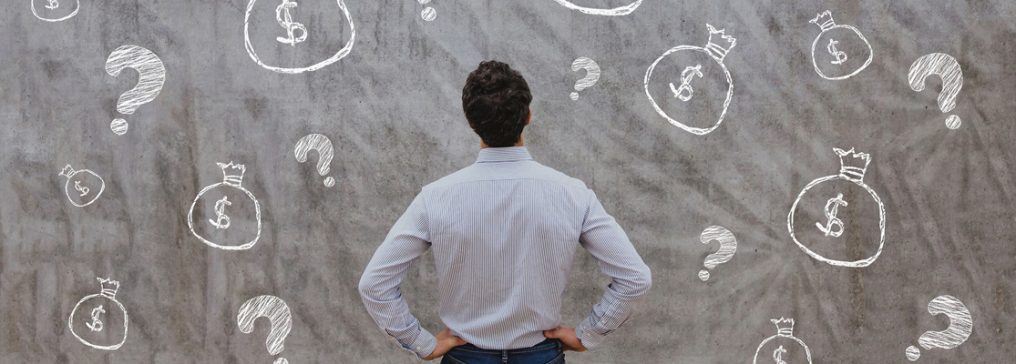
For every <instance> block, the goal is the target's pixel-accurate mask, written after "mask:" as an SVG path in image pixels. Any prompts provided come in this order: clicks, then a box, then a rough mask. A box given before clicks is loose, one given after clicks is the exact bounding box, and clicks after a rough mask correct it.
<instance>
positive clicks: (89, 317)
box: [67, 278, 128, 350]
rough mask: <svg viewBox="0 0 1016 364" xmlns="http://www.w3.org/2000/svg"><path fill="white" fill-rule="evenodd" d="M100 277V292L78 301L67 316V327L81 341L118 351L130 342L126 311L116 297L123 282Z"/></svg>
mask: <svg viewBox="0 0 1016 364" xmlns="http://www.w3.org/2000/svg"><path fill="white" fill-rule="evenodd" d="M96 279H98V280H99V293H98V294H93V295H88V296H85V297H84V298H82V299H81V300H80V301H78V304H76V305H74V309H72V310H71V316H70V318H68V319H67V327H68V328H70V330H71V334H72V335H74V337H76V338H77V339H78V340H79V341H81V343H82V344H85V345H88V346H90V347H92V348H95V349H100V350H116V349H119V348H120V346H122V345H123V343H124V342H126V341H127V323H128V320H127V310H125V309H124V307H123V304H122V303H120V301H117V300H116V293H117V291H118V290H120V282H118V281H114V280H112V279H109V278H96Z"/></svg>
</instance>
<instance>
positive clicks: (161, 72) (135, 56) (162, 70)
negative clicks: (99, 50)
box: [106, 45, 166, 135]
mask: <svg viewBox="0 0 1016 364" xmlns="http://www.w3.org/2000/svg"><path fill="white" fill-rule="evenodd" d="M125 68H133V69H134V70H136V71H137V72H138V84H137V85H136V86H134V88H132V89H131V90H130V91H127V92H124V93H123V94H121V95H120V98H119V99H118V100H117V102H116V111H118V112H120V113H121V114H127V115H131V114H134V111H136V110H137V109H138V108H139V107H141V105H144V104H146V103H148V102H151V101H152V100H155V97H156V96H159V92H162V85H163V84H164V83H165V82H166V66H165V65H163V64H162V60H161V59H159V56H157V55H155V53H152V51H150V50H148V49H145V48H144V47H140V46H136V45H122V46H120V47H118V48H117V49H116V50H114V51H113V53H110V54H109V58H106V73H108V74H109V75H110V76H113V77H116V76H118V75H120V71H123V70H124V69H125ZM109 127H110V130H112V131H113V133H115V134H116V135H123V134H124V133H126V132H127V121H126V120H124V119H120V118H117V119H114V120H113V122H111V123H110V125H109Z"/></svg>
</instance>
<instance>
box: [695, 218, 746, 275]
mask: <svg viewBox="0 0 1016 364" xmlns="http://www.w3.org/2000/svg"><path fill="white" fill-rule="evenodd" d="M699 240H702V244H709V243H711V242H712V241H713V240H715V241H717V242H719V243H720V250H717V251H716V253H713V254H709V255H708V256H706V261H705V263H703V265H704V266H705V267H706V268H707V269H713V268H716V266H717V265H720V264H723V263H726V262H729V261H730V260H731V259H733V258H734V252H736V251H737V239H736V238H734V233H731V232H730V230H727V228H725V227H722V226H718V225H713V226H710V227H707V228H706V229H705V230H703V231H702V236H700V237H699ZM698 277H699V279H701V280H702V281H703V282H705V281H708V280H709V271H708V270H705V269H703V270H700V271H699V272H698Z"/></svg>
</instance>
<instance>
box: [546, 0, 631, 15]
mask: <svg viewBox="0 0 1016 364" xmlns="http://www.w3.org/2000/svg"><path fill="white" fill-rule="evenodd" d="M554 1H555V2H557V3H558V4H561V6H564V7H566V8H568V9H572V10H578V11H579V12H580V13H583V14H589V15H604V16H622V15H628V14H631V12H633V11H635V9H638V7H639V5H642V0H636V1H635V2H633V3H631V4H628V5H624V6H619V7H616V8H610V9H603V8H591V7H585V6H579V5H575V4H574V3H572V2H571V1H568V0H554Z"/></svg>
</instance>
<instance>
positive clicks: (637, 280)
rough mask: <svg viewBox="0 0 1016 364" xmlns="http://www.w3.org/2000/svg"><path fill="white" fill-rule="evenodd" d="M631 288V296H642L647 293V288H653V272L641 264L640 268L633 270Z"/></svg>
mask: <svg viewBox="0 0 1016 364" xmlns="http://www.w3.org/2000/svg"><path fill="white" fill-rule="evenodd" d="M632 286H633V287H632V290H633V292H632V295H633V296H643V295H645V294H646V293H648V292H649V288H652V286H653V272H652V271H650V270H649V266H647V265H644V264H643V265H642V267H641V268H639V269H637V270H635V276H634V278H632Z"/></svg>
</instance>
